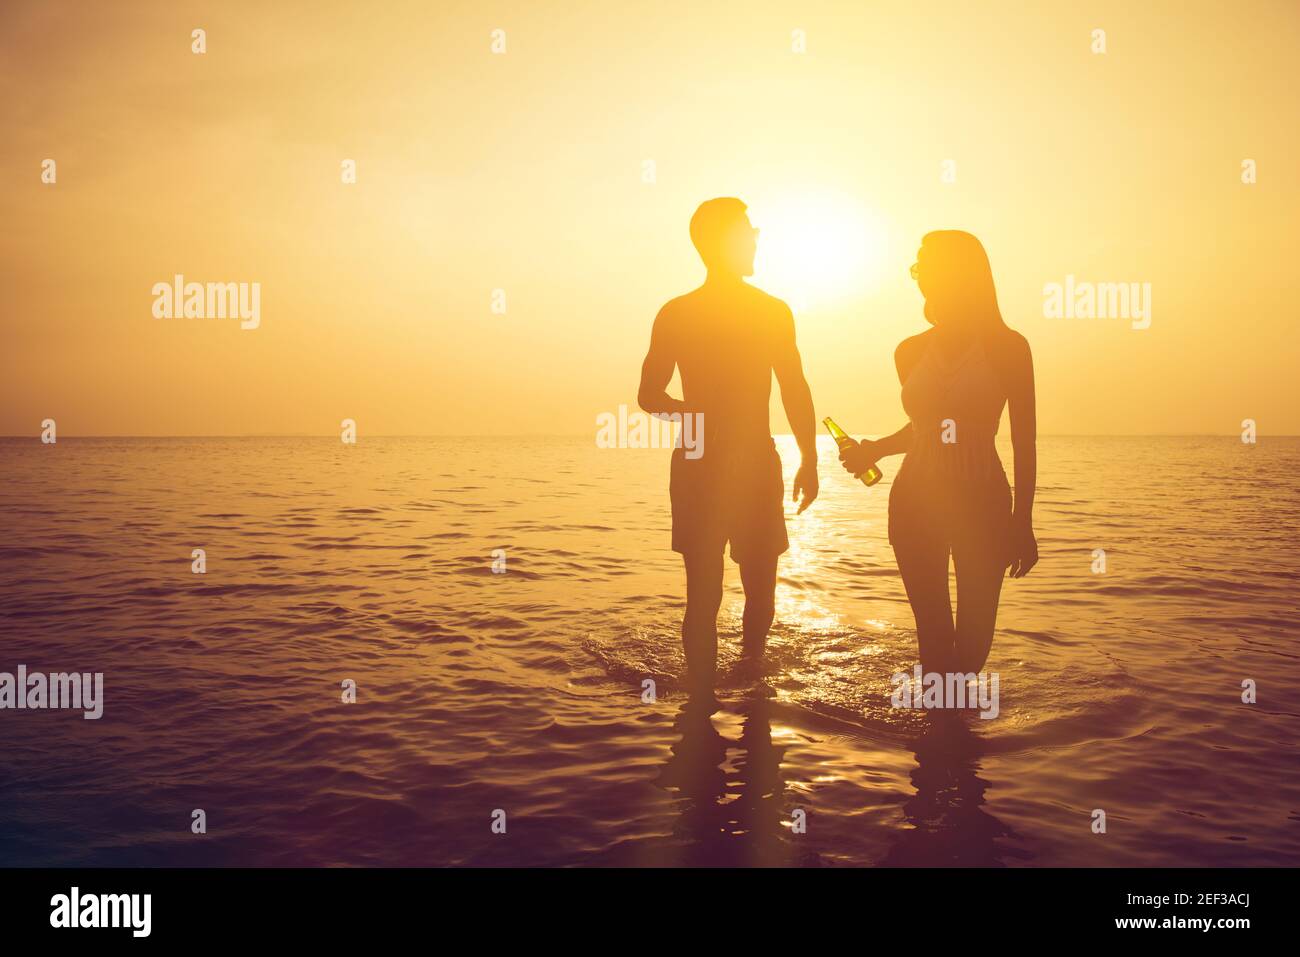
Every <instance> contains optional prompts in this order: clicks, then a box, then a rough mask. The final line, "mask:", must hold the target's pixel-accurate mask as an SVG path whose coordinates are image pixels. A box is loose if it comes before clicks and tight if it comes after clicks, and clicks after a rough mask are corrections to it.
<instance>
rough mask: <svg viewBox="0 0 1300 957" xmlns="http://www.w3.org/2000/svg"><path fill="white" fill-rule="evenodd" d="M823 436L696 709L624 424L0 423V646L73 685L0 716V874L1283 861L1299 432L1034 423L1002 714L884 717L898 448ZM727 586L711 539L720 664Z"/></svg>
mask: <svg viewBox="0 0 1300 957" xmlns="http://www.w3.org/2000/svg"><path fill="white" fill-rule="evenodd" d="M778 443H783V444H781V448H782V454H783V458H784V460H785V464H786V471H787V484H788V480H789V478H790V477H791V476H792V471H793V467H794V464H795V455H794V452H793V448H792V446H791V444H790V443H789V442H788V440H781V439H778ZM824 457H825V459H826V461H827V467H825V468H824V469H823V484H824V488H823V492H822V498H821V500H820V501H819V502H818V503H817V504H816V505H815V506H814V507H813V509H812V510H811V511H809V512H807V513H805V514H804V515H802V516H799V517H798V518H793V517H791V520H790V523H789V526H790V538H791V551H790V552H789V553H788V554H787V555H786V556H785V558H784V560H783V562H782V566H781V581H780V585H779V589H778V612H777V615H778V619H777V624H776V627H775V629H774V633H773V638H772V641H771V645H770V651H771V658H772V664H771V674H770V676H769V679H768V686H769V689H770V690H769V691H765V690H764V689H763V688H762V687H761V686H760V687H754V686H752V685H747V684H746V683H744V682H741V681H739V680H728V681H727V683H726V686H725V687H724V688H723V689H722V691H721V692H720V697H721V699H722V705H723V707H722V710H721V711H720V712H718V713H716V714H714V715H712V716H709V715H708V714H705V713H703V712H702V711H699V710H695V709H692V708H689V707H685V701H684V699H683V697H682V696H681V694H680V693H678V692H675V691H674V690H673V686H674V683H675V681H676V680H677V679H679V678H680V675H681V673H682V659H681V654H680V650H679V646H678V626H679V621H680V614H681V608H682V599H681V589H682V575H681V569H680V564H679V559H678V557H677V556H676V555H675V554H673V553H672V552H671V551H669V547H668V546H669V533H668V502H667V481H668V459H667V456H666V453H664V452H659V451H628V450H600V449H596V448H594V447H593V445H592V443H591V442H590V441H581V440H568V439H524V440H509V439H398V438H391V439H383V438H377V439H363V441H362V442H361V443H360V444H358V445H357V446H354V447H349V446H344V445H343V444H342V443H340V442H338V441H336V440H328V439H323V438H322V439H314V438H313V439H307V438H304V439H282V438H267V439H258V438H251V439H197V440H189V439H161V440H155V439H99V440H96V439H82V440H77V439H66V438H65V439H61V440H60V441H59V443H58V444H57V445H56V446H43V445H41V444H39V443H38V442H35V441H30V440H25V441H19V440H0V480H2V481H0V517H2V519H3V528H4V530H5V534H4V536H3V540H2V541H0V671H10V672H12V671H14V670H15V669H16V666H17V665H19V664H25V665H27V666H28V669H29V670H30V671H67V670H73V669H75V670H82V671H102V672H104V674H105V679H104V680H105V699H106V700H105V710H104V717H103V718H102V719H101V720H99V721H85V720H83V719H82V718H81V716H80V715H79V714H77V713H74V712H66V711H21V712H20V711H0V723H2V724H3V728H4V742H5V747H4V748H3V749H0V863H2V864H65V863H90V864H173V865H184V864H260V865H265V864H274V865H282V864H313V865H315V864H401V865H416V864H541V863H546V864H574V863H603V864H665V863H686V864H695V863H699V864H742V863H753V864H785V863H789V864H876V863H889V864H943V863H951V864H994V863H1002V864H1010V865H1023V864H1030V865H1075V864H1078V865H1103V864H1112V865H1178V864H1226V865H1238V864H1291V865H1295V864H1300V763H1298V762H1297V757H1300V755H1298V753H1297V747H1296V739H1297V734H1298V732H1300V713H1298V712H1300V708H1298V707H1297V705H1296V704H1295V701H1296V690H1295V689H1296V687H1297V685H1298V684H1300V664H1298V662H1297V650H1298V646H1297V643H1296V638H1297V627H1296V624H1295V609H1296V594H1297V590H1296V586H1295V582H1296V574H1297V564H1298V563H1297V555H1296V547H1295V528H1296V524H1297V519H1298V518H1300V514H1298V512H1300V499H1298V497H1297V480H1296V475H1297V470H1298V469H1300V441H1298V440H1296V439H1270V438H1264V439H1262V440H1261V442H1260V444H1259V445H1258V446H1254V447H1251V446H1245V445H1243V444H1242V443H1240V442H1239V441H1237V440H1235V439H1226V438H1224V439H1220V438H1154V439H1146V438H1105V439H1103V438H1045V439H1043V440H1041V444H1040V476H1041V482H1042V484H1041V487H1040V490H1039V500H1038V501H1039V504H1038V507H1037V519H1038V520H1037V525H1038V529H1039V541H1040V546H1041V549H1042V554H1043V558H1042V562H1041V564H1040V565H1039V566H1038V568H1037V569H1035V570H1034V572H1033V573H1032V574H1031V575H1030V576H1029V577H1028V578H1026V579H1024V580H1021V581H1014V582H1009V583H1008V584H1007V587H1006V588H1005V590H1004V592H1003V603H1002V611H1001V614H1000V617H999V631H998V636H997V639H996V640H995V643H994V647H993V654H992V657H991V659H990V661H989V665H988V668H989V670H991V671H997V672H998V673H999V674H1000V676H1001V714H1000V716H999V717H998V718H997V719H995V720H992V721H979V720H967V721H964V722H958V723H956V724H955V725H950V724H948V723H945V724H943V725H941V726H940V725H936V726H931V725H930V724H929V723H927V721H926V720H925V719H924V718H922V717H920V716H918V715H917V714H916V713H915V712H902V711H897V710H893V709H891V708H890V707H889V700H888V694H889V691H890V684H889V675H890V674H891V673H892V672H894V671H895V670H899V669H907V668H910V666H911V665H912V663H913V662H914V644H915V639H914V635H913V631H912V625H911V616H910V611H909V609H908V606H907V603H906V600H905V598H904V596H903V591H902V585H901V582H900V580H899V578H898V575H897V571H896V568H895V567H894V564H893V556H892V553H891V551H890V550H889V546H888V543H887V540H886V528H885V503H886V497H887V493H888V482H889V478H890V476H891V475H892V473H893V471H894V470H895V469H896V468H897V461H898V460H889V461H888V462H887V463H886V479H885V482H884V483H883V484H882V485H880V486H877V487H876V488H875V489H873V490H870V491H868V490H865V489H863V488H862V486H861V485H860V484H858V483H855V482H854V481H853V480H851V479H849V478H848V477H847V476H845V475H844V474H843V473H842V472H840V471H839V469H838V466H835V467H834V469H832V468H831V467H830V466H831V464H833V462H834V456H833V453H832V450H831V449H830V448H829V446H828V447H827V448H826V449H825V456H824ZM1004 460H1005V461H1008V462H1009V461H1010V456H1009V454H1007V453H1006V452H1004ZM790 511H791V513H792V512H793V509H792V508H791V509H790ZM194 548H202V549H205V551H206V555H207V571H206V574H203V575H196V574H193V573H192V571H191V551H192V549H194ZM1097 548H1103V549H1105V552H1106V560H1107V566H1108V567H1107V571H1106V573H1105V574H1094V573H1093V570H1092V565H1093V560H1094V559H1093V550H1094V549H1097ZM495 549H504V554H505V562H506V571H505V573H504V574H493V573H492V570H491V565H492V562H493V551H494V550H495ZM740 610H741V596H740V591H739V583H738V579H737V576H736V573H735V567H734V566H732V565H729V567H728V580H727V598H726V600H725V602H724V606H723V633H724V634H723V644H724V645H725V646H726V647H725V651H724V654H725V656H726V657H727V658H728V660H733V659H734V650H735V648H736V646H737V644H738V642H739V632H740ZM646 678H653V679H654V680H655V681H656V683H657V688H658V692H659V694H658V697H657V700H656V701H654V702H649V703H647V702H645V701H643V700H642V687H643V686H642V682H643V680H644V679H646ZM345 679H352V680H354V681H355V682H356V685H357V703H355V704H344V703H342V702H341V700H340V694H341V691H340V683H341V682H342V681H344V680H345ZM1244 679H1253V680H1254V681H1256V682H1257V684H1258V688H1259V701H1258V703H1257V704H1253V705H1251V704H1243V703H1242V702H1241V686H1242V681H1243V680H1244ZM195 808H202V809H204V811H205V812H206V815H207V822H208V833H206V834H202V835H196V834H192V833H191V831H190V822H191V812H192V810H193V809H195ZM498 809H500V810H503V811H505V819H506V822H507V826H506V833H505V834H494V833H492V830H491V824H492V815H493V812H494V811H496V810H498ZM1094 809H1102V810H1104V811H1105V812H1106V815H1107V830H1106V833H1105V834H1094V833H1093V832H1092V830H1091V827H1090V825H1091V823H1092V812H1093V810H1094ZM795 811H803V812H804V819H805V820H806V825H807V826H806V833H795V830H794V829H793V828H792V827H791V821H792V819H794V818H796V817H798V815H795V813H794V812H795Z"/></svg>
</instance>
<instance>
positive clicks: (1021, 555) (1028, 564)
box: [1007, 522, 1038, 578]
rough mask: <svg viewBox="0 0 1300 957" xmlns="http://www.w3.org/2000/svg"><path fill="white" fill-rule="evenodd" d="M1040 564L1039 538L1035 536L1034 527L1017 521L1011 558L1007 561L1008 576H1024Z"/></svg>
mask: <svg viewBox="0 0 1300 957" xmlns="http://www.w3.org/2000/svg"><path fill="white" fill-rule="evenodd" d="M1037 564H1038V539H1036V538H1034V529H1033V527H1032V526H1031V525H1030V524H1029V523H1028V522H1025V523H1024V524H1021V523H1019V522H1017V523H1016V526H1015V532H1014V533H1013V535H1012V538H1011V558H1010V560H1009V561H1008V562H1007V565H1008V568H1007V577H1008V578H1024V577H1025V576H1026V575H1028V574H1029V569H1031V568H1033V567H1034V566H1035V565H1037Z"/></svg>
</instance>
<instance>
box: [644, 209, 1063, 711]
mask: <svg viewBox="0 0 1300 957" xmlns="http://www.w3.org/2000/svg"><path fill="white" fill-rule="evenodd" d="M690 234H691V241H692V242H693V243H694V245H695V248H696V250H697V251H698V252H699V254H700V258H701V259H702V260H703V261H704V266H705V268H706V270H707V276H706V278H705V280H704V283H703V285H701V286H700V287H699V288H698V289H695V290H694V291H692V292H689V293H687V294H686V295H684V296H679V297H677V298H676V299H673V300H671V301H669V302H668V303H667V304H666V305H664V307H663V308H662V309H660V310H659V314H658V316H656V317H655V321H654V327H653V329H652V331H651V336H650V349H649V352H648V353H647V354H646V357H645V362H644V364H643V365H642V368H641V385H640V388H639V390H638V393H637V401H638V403H639V404H640V406H641V408H642V409H643V410H644V411H645V412H647V413H649V414H651V415H670V414H673V413H678V414H681V415H683V416H684V415H686V414H689V413H700V414H702V415H703V427H704V436H705V439H706V441H705V445H704V448H705V449H706V450H707V451H706V454H704V455H703V456H700V457H699V458H695V459H688V458H686V456H685V455H684V454H683V452H684V450H683V449H680V448H678V449H676V450H674V452H673V458H672V471H671V478H670V482H669V497H670V499H671V502H672V547H673V550H674V551H676V552H679V553H681V555H682V559H683V562H684V564H685V568H686V614H685V616H684V618H683V621H682V643H683V647H684V650H685V656H686V672H687V675H686V679H687V686H688V688H689V689H690V691H691V692H692V693H693V694H695V693H698V694H706V693H707V694H711V693H712V690H713V686H714V683H715V672H716V669H717V652H718V630H717V617H718V610H719V607H720V606H721V604H722V578H723V559H724V556H725V552H726V548H727V544H728V543H730V546H731V558H732V560H733V561H734V562H736V564H737V565H739V567H740V577H741V582H742V584H743V586H744V590H745V611H744V616H743V638H742V653H741V661H740V665H739V669H740V670H741V671H742V672H743V673H747V674H753V675H756V676H757V675H761V674H762V658H763V651H764V647H765V645H766V642H767V634H768V631H769V630H770V629H771V626H772V619H773V616H774V614H775V609H776V601H775V598H776V574H777V562H778V560H779V558H780V556H781V554H782V553H783V552H785V551H786V550H787V549H788V548H789V544H790V543H789V539H788V538H787V536H786V528H785V511H784V506H783V500H784V494H785V485H784V479H783V477H782V471H781V460H780V458H779V456H778V455H777V451H776V445H775V443H774V442H773V441H772V435H771V431H770V428H769V423H768V404H769V399H770V395H771V386H772V375H773V373H775V375H776V381H777V384H778V385H779V386H780V389H781V402H782V405H783V406H784V407H785V413H786V417H787V419H788V420H789V423H790V428H791V431H793V432H794V437H795V440H796V442H797V443H798V446H799V453H800V456H801V460H800V463H799V469H798V471H797V472H796V473H795V478H794V484H793V487H792V489H791V495H792V498H793V499H794V500H795V501H798V502H799V507H798V513H801V512H803V511H804V510H805V509H807V508H808V507H809V506H810V505H812V503H813V502H814V501H815V500H816V498H817V492H818V477H817V443H816V428H817V426H816V417H815V415H814V412H813V400H812V392H811V390H810V389H809V387H808V382H807V379H806V378H805V377H804V372H803V362H802V360H801V358H800V356H799V350H798V348H797V346H796V345H795V330H794V316H793V314H792V313H791V311H790V307H789V306H787V305H786V304H785V303H784V302H782V301H781V300H780V299H777V298H775V297H774V296H770V295H768V294H767V293H765V292H763V291H761V290H759V289H757V288H755V287H754V286H751V285H750V284H749V283H747V282H746V281H745V277H747V276H752V275H753V272H754V255H755V253H756V252H757V249H758V230H757V229H755V228H754V227H753V225H752V224H751V223H750V221H749V216H748V213H747V211H746V206H745V204H744V203H743V202H741V201H740V200H739V199H734V198H720V199H711V200H708V201H707V202H705V203H703V204H701V206H700V207H699V209H697V210H696V211H695V215H694V216H692V217H691V225H690ZM911 274H912V278H913V279H914V280H916V283H917V285H918V287H919V288H920V291H921V295H922V296H923V297H924V299H925V318H926V320H927V321H928V322H929V323H930V324H931V326H932V328H930V329H928V330H926V331H925V332H922V333H920V334H919V335H916V336H912V337H910V338H908V339H905V340H903V342H901V343H900V344H899V346H898V348H897V350H896V351H895V353H894V364H895V367H896V368H897V370H898V379H899V382H900V384H901V385H902V404H903V409H904V411H905V412H906V413H907V418H908V421H907V424H906V425H904V426H903V427H902V428H901V429H899V430H898V431H896V432H894V433H893V434H892V435H889V436H887V437H885V438H882V439H878V440H874V441H871V440H863V441H860V442H852V443H846V444H845V445H844V447H842V448H841V449H840V462H841V464H842V465H843V466H844V468H845V469H846V470H847V471H849V472H850V473H852V474H854V475H857V474H861V473H862V472H864V471H865V470H866V469H867V468H868V467H869V466H871V465H872V464H874V463H876V462H877V461H879V460H880V459H882V458H885V457H887V456H891V455H899V454H901V455H903V456H904V459H903V464H902V465H901V466H900V468H899V470H898V474H897V475H896V476H895V478H894V481H893V485H892V488H891V489H890V495H889V541H890V544H891V545H892V546H893V549H894V555H895V557H896V559H897V561H898V568H899V572H900V574H901V575H902V578H903V585H904V587H905V588H906V590H907V597H908V601H909V603H910V604H911V606H912V613H913V615H914V616H915V618H916V635H917V645H918V653H919V659H920V663H921V666H922V669H923V670H924V671H925V672H926V673H931V672H934V673H939V674H950V673H958V672H960V673H972V672H978V671H980V670H981V668H983V666H984V662H985V660H986V659H987V658H988V654H989V649H990V647H991V646H992V642H993V629H994V624H995V621H996V618H997V609H998V598H999V595H1000V594H1001V590H1002V580H1003V578H1004V577H1007V576H1008V575H1009V576H1010V577H1015V578H1019V577H1022V576H1023V575H1025V574H1027V573H1028V572H1029V570H1030V569H1031V568H1032V567H1033V566H1034V564H1035V563H1036V562H1037V561H1038V545H1037V542H1036V541H1035V538H1034V532H1033V523H1032V510H1033V502H1034V487H1035V481H1036V478H1035V475H1036V469H1037V463H1036V457H1035V448H1034V446H1035V432H1036V425H1035V421H1034V372H1033V362H1032V359H1031V357H1030V351H1029V344H1028V343H1027V342H1026V341H1025V338H1024V337H1023V336H1022V335H1020V334H1019V333H1017V332H1014V331H1013V330H1011V329H1010V328H1008V327H1007V325H1006V324H1005V323H1004V322H1003V321H1002V314H1001V312H1000V310H999V309H998V302H997V293H996V290H995V288H994V285H993V273H992V270H991V268H990V266H989V260H988V255H987V254H986V253H985V251H984V247H983V246H982V245H981V244H980V242H979V240H978V239H976V238H975V237H974V236H972V235H971V234H969V233H965V232H960V231H957V230H943V231H939V232H932V233H928V234H926V235H925V237H924V238H923V239H922V242H921V248H920V250H919V252H918V253H917V258H916V262H915V264H913V266H912V270H911ZM674 368H676V369H677V371H678V372H679V373H680V375H681V388H682V398H680V399H675V398H673V397H672V396H670V395H668V392H667V389H668V385H669V382H670V381H671V379H672V376H673V370H674ZM1004 407H1008V408H1009V409H1010V420H1011V440H1012V448H1013V452H1014V459H1015V466H1014V467H1015V489H1016V493H1015V496H1014V501H1013V496H1012V494H1011V486H1010V485H1009V484H1008V482H1007V477H1006V474H1005V472H1004V471H1003V468H1002V463H1001V461H1000V460H999V458H998V454H997V450H996V448H995V447H994V438H995V436H996V434H997V430H998V423H999V422H1000V420H1001V418H1002V410H1003V408H1004ZM798 513H796V514H798ZM950 561H951V565H952V567H953V569H954V571H955V574H956V578H957V607H956V612H955V614H954V609H953V606H952V602H951V598H950V594H949V583H948V576H949V564H950Z"/></svg>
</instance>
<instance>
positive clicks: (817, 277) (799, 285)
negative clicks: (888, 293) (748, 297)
mask: <svg viewBox="0 0 1300 957" xmlns="http://www.w3.org/2000/svg"><path fill="white" fill-rule="evenodd" d="M749 218H750V221H751V222H752V223H753V224H754V226H756V227H757V228H758V229H759V230H760V232H759V237H758V255H757V257H756V258H755V261H754V281H755V283H756V284H757V285H759V286H761V287H762V288H763V289H766V290H767V291H768V292H771V293H772V294H773V295H777V296H780V297H781V298H783V299H786V300H787V301H788V302H789V303H790V305H791V306H793V307H795V308H796V310H800V309H808V308H810V307H814V306H819V305H825V304H828V303H833V302H839V301H842V300H844V299H848V298H852V297H853V296H855V295H859V294H862V293H865V292H867V291H868V290H869V289H871V288H872V287H873V286H874V285H875V284H876V282H877V281H878V279H879V278H880V271H881V265H882V260H883V258H884V251H885V248H886V233H885V229H884V226H883V224H882V223H881V222H880V220H879V219H878V218H877V217H876V216H874V215H873V214H871V212H870V211H869V210H867V209H866V208H865V207H864V206H863V205H862V203H860V202H859V201H858V200H856V199H854V198H853V197H851V196H847V195H844V194H839V193H832V192H821V193H802V194H783V195H780V196H777V197H774V198H773V200H772V201H770V202H756V203H754V204H753V205H751V206H750V208H749Z"/></svg>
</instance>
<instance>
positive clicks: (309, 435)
mask: <svg viewBox="0 0 1300 957" xmlns="http://www.w3.org/2000/svg"><path fill="white" fill-rule="evenodd" d="M860 434H862V435H871V433H868V432H863V433H860ZM1266 434H1267V435H1269V436H1271V437H1272V438H1281V439H1292V438H1297V437H1300V433H1293V432H1284V433H1266ZM590 435H591V433H588V432H509V433H507V432H501V433H497V432H376V433H373V434H371V433H367V434H366V437H367V438H373V439H577V438H589V437H590ZM1239 435H1240V431H1234V432H1039V433H1038V434H1037V437H1038V438H1060V439H1174V438H1182V439H1192V438H1209V439H1222V438H1231V437H1236V436H1239ZM338 437H339V434H338V433H337V432H242V433H225V432H202V433H166V434H164V433H158V434H150V433H117V432H104V433H92V434H82V435H60V436H59V438H60V439H337V438H338ZM782 437H789V438H794V433H793V432H773V433H772V438H782ZM358 438H360V437H358ZM8 439H32V440H34V441H37V442H39V441H40V439H41V436H40V433H39V432H36V433H34V434H33V433H28V434H25V435H24V434H9V435H0V441H4V440H8ZM47 444H49V443H47ZM55 444H57V443H55Z"/></svg>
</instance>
